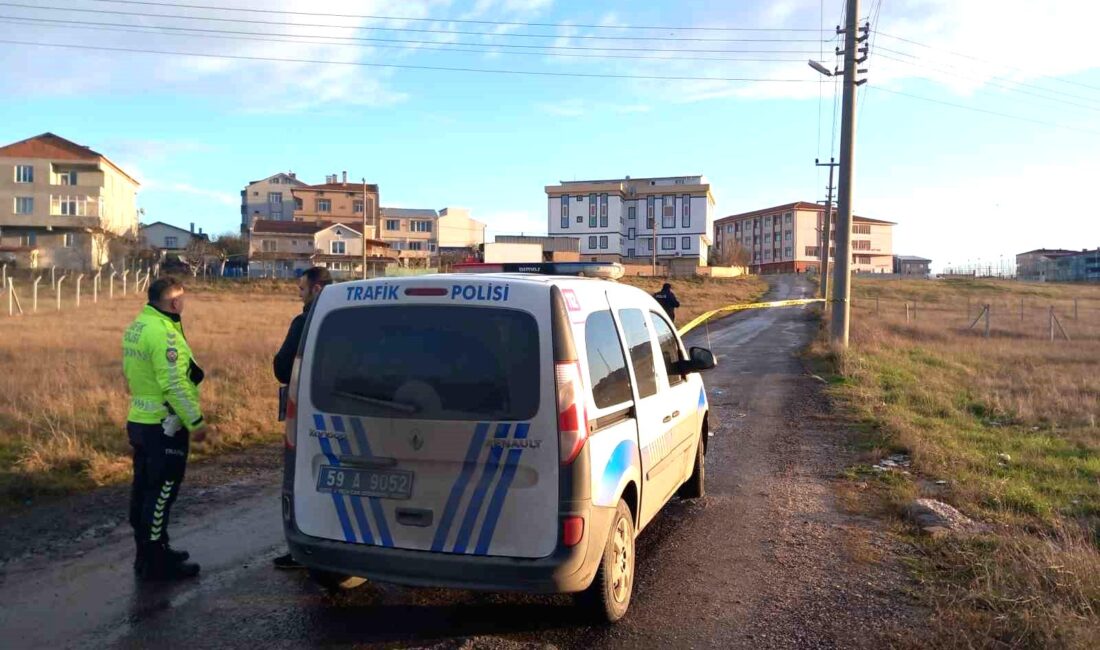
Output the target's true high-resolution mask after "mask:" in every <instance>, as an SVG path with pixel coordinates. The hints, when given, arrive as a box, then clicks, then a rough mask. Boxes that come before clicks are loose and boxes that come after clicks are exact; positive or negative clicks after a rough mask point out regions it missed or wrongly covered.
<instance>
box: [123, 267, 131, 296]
mask: <svg viewBox="0 0 1100 650" xmlns="http://www.w3.org/2000/svg"><path fill="white" fill-rule="evenodd" d="M127 275H130V269H125V270H124V271H123V272H122V295H124V296H125V295H126V276H127Z"/></svg>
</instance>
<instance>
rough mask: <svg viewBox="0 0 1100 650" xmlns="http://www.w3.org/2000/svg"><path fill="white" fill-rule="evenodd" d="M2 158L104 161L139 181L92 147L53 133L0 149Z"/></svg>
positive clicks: (133, 179)
mask: <svg viewBox="0 0 1100 650" xmlns="http://www.w3.org/2000/svg"><path fill="white" fill-rule="evenodd" d="M0 157H8V158H51V159H54V160H88V161H93V160H94V161H99V160H102V161H104V162H105V163H107V164H108V165H110V166H111V167H114V168H115V169H116V170H117V171H118V172H119V173H120V174H122V175H124V176H125V177H126V178H129V179H130V180H132V181H134V183H137V182H138V181H137V179H135V178H134V177H133V176H130V175H129V174H127V173H126V172H125V171H123V170H122V168H121V167H119V166H118V165H116V164H114V163H113V162H111V160H110V159H109V158H107V156H104V155H103V154H101V153H99V152H98V151H95V150H94V149H92V148H91V147H85V146H84V145H79V144H77V143H75V142H73V141H71V140H66V139H65V138H62V137H61V136H59V135H54V134H53V133H49V132H47V133H43V134H41V135H36V136H34V137H33V138H27V139H26V140H20V141H19V142H13V143H11V144H9V145H6V146H3V147H0Z"/></svg>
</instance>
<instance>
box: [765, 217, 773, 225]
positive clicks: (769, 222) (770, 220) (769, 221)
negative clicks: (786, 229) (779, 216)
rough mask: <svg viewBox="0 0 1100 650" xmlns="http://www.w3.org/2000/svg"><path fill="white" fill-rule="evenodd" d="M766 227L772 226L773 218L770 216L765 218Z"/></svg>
mask: <svg viewBox="0 0 1100 650" xmlns="http://www.w3.org/2000/svg"><path fill="white" fill-rule="evenodd" d="M764 225H765V226H770V225H772V218H771V217H770V216H768V217H764Z"/></svg>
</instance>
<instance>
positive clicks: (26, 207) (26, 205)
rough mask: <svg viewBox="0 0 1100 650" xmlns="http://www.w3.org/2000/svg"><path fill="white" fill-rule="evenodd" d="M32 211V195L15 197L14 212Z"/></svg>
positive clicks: (25, 212)
mask: <svg viewBox="0 0 1100 650" xmlns="http://www.w3.org/2000/svg"><path fill="white" fill-rule="evenodd" d="M33 212H34V197H33V196H17V197H15V214H32V213H33Z"/></svg>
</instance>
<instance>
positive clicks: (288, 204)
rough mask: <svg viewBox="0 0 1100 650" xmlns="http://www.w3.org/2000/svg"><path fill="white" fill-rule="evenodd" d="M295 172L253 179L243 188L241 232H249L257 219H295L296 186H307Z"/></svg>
mask: <svg viewBox="0 0 1100 650" xmlns="http://www.w3.org/2000/svg"><path fill="white" fill-rule="evenodd" d="M305 185H306V184H305V183H303V182H302V181H300V180H298V176H297V175H296V174H295V173H294V172H286V173H278V174H275V175H274V176H268V177H267V178H262V179H260V180H258V181H252V182H251V183H249V184H248V185H245V187H244V189H243V190H241V234H247V233H248V230H249V228H250V227H251V226H252V222H253V221H254V220H256V219H267V220H273V221H291V220H293V219H294V195H293V189H294V188H295V187H305Z"/></svg>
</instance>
